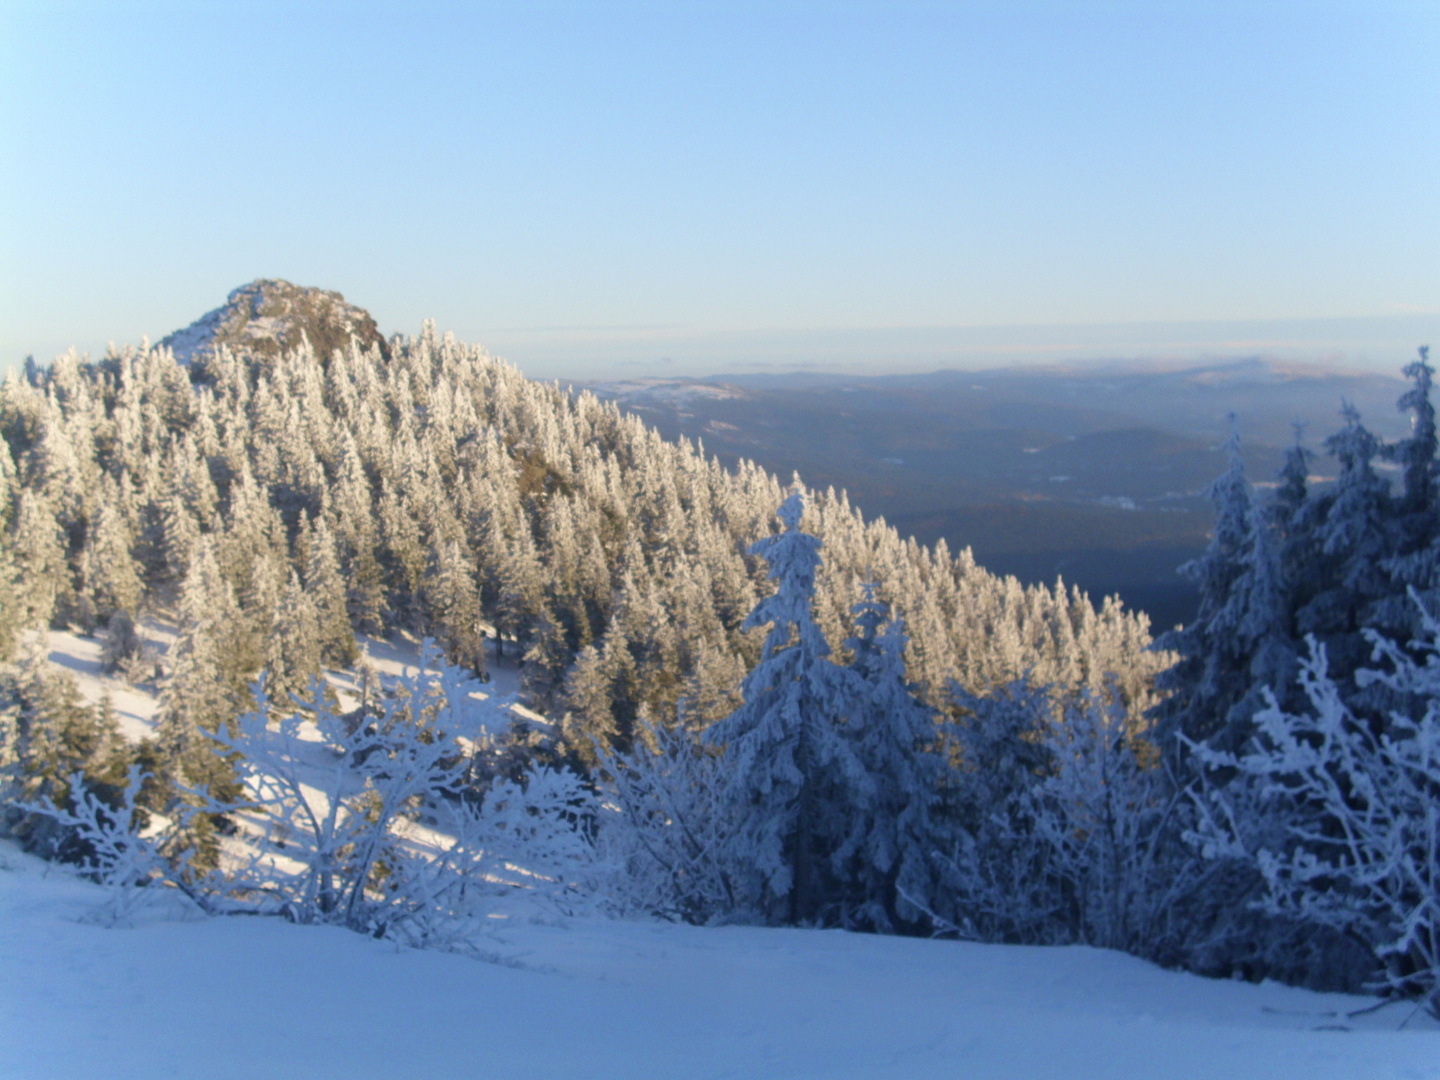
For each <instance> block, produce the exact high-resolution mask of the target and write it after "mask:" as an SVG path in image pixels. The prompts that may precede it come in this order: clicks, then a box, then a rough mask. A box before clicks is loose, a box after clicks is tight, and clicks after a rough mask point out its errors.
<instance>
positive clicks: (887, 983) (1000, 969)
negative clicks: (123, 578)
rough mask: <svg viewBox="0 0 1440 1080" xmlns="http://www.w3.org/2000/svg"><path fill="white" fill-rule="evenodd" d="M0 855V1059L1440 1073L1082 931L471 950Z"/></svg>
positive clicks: (1326, 1022)
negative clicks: (120, 904) (138, 890)
mask: <svg viewBox="0 0 1440 1080" xmlns="http://www.w3.org/2000/svg"><path fill="white" fill-rule="evenodd" d="M0 860H3V869H0V1076H4V1077H6V1078H13V1080H32V1078H33V1080H51V1078H54V1077H82V1076H83V1077H89V1078H95V1080H102V1078H107V1077H116V1078H122V1077H146V1078H149V1077H167V1076H179V1077H201V1076H203V1077H207V1078H212V1080H222V1078H226V1077H236V1078H242V1077H243V1078H245V1080H250V1078H253V1077H317V1078H318V1077H331V1076H334V1077H345V1078H347V1080H367V1078H371V1077H375V1078H380V1077H384V1078H386V1080H392V1078H408V1077H417V1078H424V1080H445V1078H448V1077H457V1078H458V1077H464V1078H466V1080H471V1078H474V1077H485V1078H487V1080H500V1078H507V1077H517V1078H519V1077H525V1078H532V1080H533V1078H550V1077H576V1078H582V1077H583V1078H585V1080H604V1078H609V1077H616V1078H626V1080H638V1078H643V1077H656V1078H664V1080H677V1078H690V1077H696V1078H701V1077H704V1078H710V1077H713V1078H721V1077H736V1078H764V1077H776V1078H779V1077H785V1078H792V1077H793V1078H800V1077H817V1078H818V1077H827V1078H841V1077H855V1078H861V1077H864V1078H877V1077H904V1078H911V1077H914V1078H924V1077H943V1078H945V1080H970V1078H995V1080H1001V1078H1009V1077H1026V1078H1051V1077H1061V1078H1066V1080H1090V1078H1097V1077H1115V1078H1120V1077H1125V1078H1136V1077H1156V1078H1162V1077H1163V1078H1166V1080H1186V1078H1222V1077H1223V1078H1247V1077H1255V1078H1257V1080H1259V1078H1265V1080H1283V1078H1287V1077H1294V1078H1296V1080H1302V1078H1303V1080H1326V1078H1331V1077H1333V1078H1337V1080H1339V1078H1345V1080H1385V1078H1396V1080H1399V1078H1407V1080H1419V1078H1426V1077H1440V1029H1437V1025H1435V1024H1434V1023H1433V1022H1431V1021H1429V1020H1428V1019H1426V1018H1425V1017H1423V1016H1415V1015H1414V1013H1413V1007H1411V1006H1406V1005H1392V1006H1388V1007H1386V1008H1384V1009H1381V1010H1379V1011H1378V1012H1375V1013H1372V1014H1369V1015H1365V1016H1359V1017H1355V1018H1353V1019H1346V1018H1345V1017H1344V1016H1343V1014H1344V1013H1345V1012H1347V1011H1350V1010H1355V1009H1359V1008H1363V1007H1365V1006H1367V1005H1369V1004H1372V1002H1370V1001H1368V1000H1367V999H1363V998H1351V997H1343V996H1338V995H1319V994H1312V993H1308V992H1306V991H1302V990H1295V989H1291V988H1288V987H1283V986H1278V985H1273V984H1267V985H1263V986H1252V985H1248V984H1244V983H1230V982H1218V981H1213V980H1207V979H1201V978H1198V977H1196V976H1193V975H1186V974H1181V973H1176V972H1168V971H1162V970H1160V969H1158V968H1155V967H1152V966H1150V965H1148V964H1146V963H1143V962H1142V961H1139V960H1136V959H1134V958H1132V957H1128V956H1125V955H1122V954H1119V953H1110V952H1104V951H1100V950H1095V949H1087V948H1051V949H1043V948H1020V947H1008V946H986V945H972V944H961V943H954V942H943V941H918V940H911V939H903V938H883V937H874V936H867V935H857V934H846V933H842V932H838V931H807V930H766V929H756V928H743V927H726V928H712V929H699V928H694V927H685V926H672V925H662V924H654V923H638V922H615V921H605V920H566V921H559V920H553V919H551V920H531V921H525V920H520V921H515V920H509V921H504V922H497V924H496V925H497V929H496V930H495V931H494V937H493V941H492V942H491V948H492V950H493V953H494V954H495V960H493V961H486V960H477V959H473V958H469V957H463V956H457V955H451V954H444V953H435V952H415V951H410V950H403V949H397V948H396V947H395V946H394V945H391V944H388V943H385V942H380V941H375V940H372V939H370V938H367V937H363V936H360V935H357V934H354V933H350V932H348V931H345V930H340V929H334V928H329V927H308V926H295V925H291V924H289V923H286V922H284V921H281V920H279V919H267V918H214V919H207V918H204V917H200V916H196V915H194V914H189V913H187V912H186V911H185V909H184V908H183V907H182V906H180V905H179V904H178V903H177V904H174V905H171V906H169V907H163V908H157V909H156V910H153V911H151V912H149V913H148V914H142V915H141V916H139V917H137V919H136V920H135V923H136V924H135V925H134V926H131V927H129V928H120V929H112V928H104V927H101V926H97V925H93V924H91V923H87V922H86V921H85V913H86V912H87V911H88V910H90V909H91V907H92V906H93V905H94V904H95V903H97V902H98V900H99V898H100V890H99V888H98V887H97V886H94V885H91V884H89V883H87V882H84V881H81V880H77V879H76V878H75V877H74V876H73V874H72V873H71V872H69V871H68V870H67V869H65V868H63V867H47V866H46V865H45V864H43V863H40V862H39V861H38V860H35V859H32V858H30V857H28V856H24V855H21V854H19V853H18V852H17V850H16V849H15V847H14V846H13V845H10V844H8V843H7V844H5V845H4V846H0ZM1337 1014H1340V1015H1337ZM1407 1019H1408V1023H1407V1024H1406V1026H1405V1028H1404V1029H1400V1028H1399V1025H1400V1023H1401V1022H1402V1021H1405V1020H1407ZM1339 1027H1343V1028H1348V1029H1350V1030H1332V1029H1334V1028H1339Z"/></svg>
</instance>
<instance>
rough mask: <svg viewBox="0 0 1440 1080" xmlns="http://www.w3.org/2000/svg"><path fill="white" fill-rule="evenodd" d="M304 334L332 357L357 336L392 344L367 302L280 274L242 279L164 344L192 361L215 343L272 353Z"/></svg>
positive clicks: (365, 342)
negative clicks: (349, 299) (359, 303)
mask: <svg viewBox="0 0 1440 1080" xmlns="http://www.w3.org/2000/svg"><path fill="white" fill-rule="evenodd" d="M302 337H304V338H305V339H306V340H308V341H309V342H310V345H311V347H312V348H314V350H315V354H316V355H317V356H320V357H328V356H329V355H330V353H331V351H333V350H334V349H340V348H345V347H346V346H348V345H349V343H350V339H351V338H352V337H353V338H355V339H357V340H358V341H359V342H360V345H361V347H362V348H369V347H371V346H378V347H379V349H380V350H381V352H382V353H386V354H387V355H388V352H389V346H388V343H387V342H386V341H385V338H384V335H382V334H381V333H380V330H379V328H378V327H377V326H376V324H375V319H374V317H373V316H371V314H370V313H369V312H368V311H366V310H365V309H364V308H361V307H356V306H355V305H354V304H351V303H349V302H347V301H346V299H345V297H343V296H342V295H340V293H338V292H334V291H332V290H329V289H317V288H307V287H305V286H301V285H293V284H291V283H290V282H288V281H281V280H279V279H276V278H260V279H258V280H256V281H252V282H250V283H249V284H248V285H241V286H240V287H239V288H238V289H235V290H233V291H232V292H231V293H230V295H229V296H228V297H227V298H226V301H225V304H224V306H222V307H218V308H216V309H215V310H214V311H211V312H208V313H206V314H205V315H202V316H201V317H200V318H199V319H197V320H195V322H193V323H191V324H190V325H189V326H187V327H185V328H184V329H183V330H177V331H175V332H174V333H173V334H171V335H170V336H169V337H167V338H165V339H164V340H163V341H162V342H161V343H160V344H161V345H163V346H165V347H167V348H169V349H171V350H173V351H174V353H175V357H176V359H177V360H179V361H180V362H181V363H190V362H191V361H192V360H194V359H196V358H197V357H199V356H201V355H203V354H205V353H207V352H211V351H213V350H214V349H215V347H216V346H217V345H229V346H233V347H244V348H246V349H248V350H250V351H252V352H254V353H258V354H260V355H262V356H267V357H274V356H278V355H279V354H280V353H282V352H284V351H285V350H287V349H293V348H295V347H296V346H297V345H299V344H300V341H301V338H302Z"/></svg>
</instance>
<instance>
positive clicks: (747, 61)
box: [0, 0, 1440, 377]
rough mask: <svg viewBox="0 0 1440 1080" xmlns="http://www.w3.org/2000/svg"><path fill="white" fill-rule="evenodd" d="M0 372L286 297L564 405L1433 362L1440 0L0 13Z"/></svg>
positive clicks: (242, 6)
mask: <svg viewBox="0 0 1440 1080" xmlns="http://www.w3.org/2000/svg"><path fill="white" fill-rule="evenodd" d="M0 12H3V15H0V250H3V255H4V258H3V259H0V363H4V364H7V365H8V364H13V363H14V362H16V361H18V360H19V359H21V358H23V357H24V356H25V355H26V354H27V353H34V354H35V355H36V356H37V358H40V359H42V360H43V359H46V358H48V357H49V356H50V355H53V354H54V353H55V352H57V351H61V350H63V349H64V348H66V347H67V346H69V345H72V344H73V345H75V346H77V347H79V348H81V349H82V350H87V351H90V352H92V353H98V352H100V351H103V349H104V347H105V343H106V342H107V341H108V340H115V341H138V340H139V338H140V336H141V335H142V334H149V335H151V336H152V337H159V336H162V335H163V334H165V333H167V332H168V331H170V330H172V329H175V328H177V327H179V326H182V325H184V324H186V323H188V322H190V321H191V320H192V319H194V318H195V317H197V316H198V315H200V314H201V313H202V312H204V311H205V310H207V309H209V308H212V307H215V306H216V305H217V304H219V303H220V302H221V301H222V300H223V298H224V295H225V294H226V293H227V292H228V291H229V290H230V289H231V288H233V287H234V286H236V285H239V284H241V283H243V282H246V281H249V280H251V279H253V278H256V277H261V276H274V277H284V278H288V279H290V280H292V281H296V282H299V283H301V284H307V285H320V286H323V287H326V288H333V289H339V290H340V291H342V292H344V293H345V295H346V296H347V297H348V298H349V299H351V300H353V301H355V302H356V303H359V304H361V305H363V306H365V307H367V308H369V309H370V310H371V311H372V312H373V313H374V314H375V315H376V317H377V319H378V321H379V322H380V324H381V327H382V328H383V329H385V330H386V331H387V332H388V331H397V330H398V331H402V332H407V333H413V332H415V331H416V330H418V328H419V325H420V322H421V320H422V319H425V318H433V319H435V321H436V322H437V324H438V325H439V326H440V327H441V329H450V330H453V331H455V333H456V334H457V335H458V336H460V337H461V338H463V339H466V340H472V341H479V342H481V343H484V344H486V345H487V346H489V347H490V348H491V349H492V350H493V351H495V352H497V353H500V354H502V355H506V356H508V357H509V358H511V359H513V360H515V361H516V362H517V363H519V365H520V366H521V367H522V369H524V370H525V371H526V372H527V373H530V374H534V375H538V376H544V377H551V376H562V377H563V376H572V377H584V376H589V375H614V374H626V373H631V374H657V373H665V372H674V373H677V374H678V373H684V374H700V373H707V372H711V371H724V370H736V369H755V368H765V367H797V366H804V367H826V366H842V367H845V368H847V369H849V370H902V369H926V368H935V367H940V366H951V365H962V366H963V365H987V366H988V365H992V364H998V363H1011V362H1025V361H1031V360H1037V359H1043V360H1051V361H1053V360H1064V359H1072V358H1083V357H1104V356H1123V357H1142V356H1148V355H1157V356H1159V355H1164V356H1167V357H1190V356H1193V357H1203V356H1224V355H1238V354H1241V353H1252V354H1253V353H1257V352H1258V353H1266V352H1268V353H1273V354H1275V355H1285V356H1291V357H1296V358H1302V359H1327V358H1328V359H1332V360H1340V361H1345V362H1349V363H1356V364H1370V365H1378V366H1381V367H1384V368H1388V369H1391V370H1393V369H1394V368H1395V367H1397V366H1398V365H1399V364H1401V363H1403V362H1404V361H1405V360H1407V359H1408V358H1409V356H1410V354H1411V353H1412V352H1413V347H1414V345H1415V344H1418V343H1420V342H1421V341H1423V340H1429V339H1430V338H1432V337H1440V335H1437V334H1436V333H1435V330H1436V329H1440V259H1437V250H1440V212H1437V207H1440V200H1437V195H1440V171H1437V168H1436V166H1437V164H1440V138H1437V136H1440V79H1437V76H1436V71H1437V62H1440V4H1436V3H1433V2H1426V3H1419V2H1414V3H1386V2H1383V0H1371V2H1367V3H1351V4H1334V3H1324V2H1308V3H1293V4H1280V3H1265V2H1253V0H1252V2H1250V3H1244V4H1225V3H1204V4H1184V3H1166V2H1164V0H1151V2H1147V3H1119V2H1114V3H1111V2H1095V3H1026V2H1024V0H1012V2H1009V3H977V4H965V3H957V4H907V3H903V2H902V3H887V4H883V5H881V4H841V3H834V4H783V3H767V4H755V5H747V4H715V3H710V4H687V3H667V4H654V5H647V4H543V3H542V4H523V5H522V4H513V5H512V4H484V3H471V4H456V5H451V4H425V3H407V4H404V5H396V4H382V3H368V4H367V3H353V4H305V3H284V4H265V3H245V2H239V0H228V2H225V3H215V4H209V3H185V4H180V3H167V4H153V3H144V2H139V0H127V2H123V3H121V2H116V3H107V4H93V3H92V4H67V3H64V2H61V0H47V2H45V3H42V4H23V3H13V2H9V3H4V4H3V5H0Z"/></svg>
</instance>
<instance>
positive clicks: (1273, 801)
mask: <svg viewBox="0 0 1440 1080" xmlns="http://www.w3.org/2000/svg"><path fill="white" fill-rule="evenodd" d="M1412 596H1413V593H1412ZM1416 603H1417V605H1418V604H1419V601H1418V598H1417V599H1416ZM1421 623H1422V630H1421V635H1420V637H1419V638H1418V639H1417V640H1415V641H1413V642H1411V643H1410V650H1409V651H1406V650H1404V649H1402V648H1400V647H1399V646H1398V645H1397V644H1396V643H1395V642H1393V641H1390V640H1388V639H1386V638H1385V637H1383V636H1381V635H1380V634H1378V633H1376V632H1375V631H1373V630H1372V631H1367V637H1368V638H1369V640H1370V642H1371V644H1372V646H1373V650H1374V651H1373V654H1372V662H1375V663H1378V664H1383V665H1385V666H1384V667H1383V668H1370V669H1363V670H1361V671H1359V672H1358V673H1357V674H1356V682H1357V683H1358V684H1359V685H1360V686H1361V687H1362V688H1363V687H1365V686H1369V685H1373V684H1376V683H1379V684H1382V685H1383V686H1385V687H1387V688H1388V689H1389V690H1391V691H1393V692H1395V693H1396V694H1397V695H1400V698H1401V700H1408V701H1409V702H1411V703H1412V709H1411V710H1410V711H1408V712H1407V711H1399V710H1397V711H1392V712H1391V713H1390V715H1389V716H1388V717H1387V718H1386V720H1385V723H1384V724H1383V727H1382V726H1381V725H1380V724H1377V723H1375V722H1373V721H1368V720H1366V719H1364V718H1361V717H1357V716H1356V715H1355V714H1354V713H1353V712H1352V711H1351V710H1350V708H1349V707H1348V706H1347V705H1346V704H1345V701H1344V698H1343V697H1342V693H1341V688H1340V687H1339V686H1337V684H1336V683H1335V681H1334V680H1333V679H1332V678H1331V677H1330V674H1329V671H1328V666H1327V661H1326V655H1325V649H1324V647H1323V646H1322V645H1320V644H1318V643H1316V642H1315V640H1314V639H1313V638H1311V639H1310V640H1309V646H1310V651H1309V656H1308V657H1307V658H1306V659H1305V660H1304V661H1303V663H1302V665H1301V672H1300V680H1301V686H1302V688H1303V689H1304V691H1305V695H1306V697H1307V698H1308V700H1309V702H1310V705H1311V711H1309V712H1306V713H1299V714H1294V713H1287V712H1285V711H1284V710H1282V709H1281V708H1280V707H1279V706H1278V705H1277V704H1276V702H1275V699H1274V696H1273V695H1270V696H1269V704H1268V707H1267V708H1265V709H1264V710H1262V711H1261V712H1260V713H1258V714H1257V715H1256V717H1255V722H1256V725H1257V728H1258V731H1257V734H1256V737H1255V739H1254V740H1253V742H1252V743H1251V745H1250V747H1248V748H1247V750H1246V752H1243V753H1240V754H1226V753H1219V752H1216V751H1214V750H1210V749H1207V748H1204V747H1199V748H1197V749H1196V752H1197V754H1199V755H1200V756H1201V758H1202V759H1203V760H1204V761H1205V762H1206V764H1207V765H1208V766H1209V767H1210V768H1211V769H1214V770H1224V771H1227V772H1234V773H1236V774H1237V775H1236V779H1234V780H1232V781H1231V782H1230V783H1229V784H1228V785H1225V786H1223V787H1220V788H1218V789H1217V790H1216V791H1213V792H1211V793H1209V794H1208V796H1207V797H1206V798H1205V799H1204V800H1203V801H1202V802H1201V809H1202V811H1203V816H1202V819H1201V822H1200V826H1199V828H1197V830H1196V831H1195V839H1196V841H1197V842H1198V843H1200V844H1202V845H1203V847H1204V850H1205V853H1206V854H1207V855H1209V856H1211V857H1212V858H1217V859H1218V858H1224V857H1230V858H1240V859H1247V860H1252V861H1253V863H1254V864H1255V865H1256V866H1257V867H1258V868H1259V870H1260V872H1261V874H1263V876H1264V879H1265V883H1266V885H1267V892H1266V895H1265V897H1264V899H1263V900H1262V901H1261V903H1262V905H1263V908H1264V910H1266V911H1269V912H1271V913H1275V914H1282V915H1289V916H1293V917H1297V918H1300V919H1302V920H1305V921H1308V922H1311V923H1315V924H1319V925H1322V926H1328V927H1331V928H1334V929H1336V930H1339V931H1342V932H1344V933H1346V934H1349V935H1351V936H1354V937H1358V938H1359V939H1361V940H1363V941H1364V942H1365V943H1366V945H1367V946H1368V947H1369V948H1370V949H1371V950H1372V951H1373V953H1374V955H1375V956H1376V958H1377V960H1378V961H1379V962H1380V964H1381V965H1382V967H1383V970H1384V975H1383V976H1382V984H1381V986H1380V987H1379V988H1380V989H1382V990H1385V991H1388V992H1390V993H1398V994H1403V995H1406V996H1414V997H1418V998H1419V999H1420V1000H1421V1001H1422V1002H1423V1003H1424V1004H1425V1005H1426V1007H1427V1008H1428V1009H1429V1010H1430V1012H1431V1013H1433V1014H1435V1015H1437V1016H1440V621H1437V620H1436V619H1435V618H1434V617H1433V616H1431V615H1430V614H1429V613H1428V612H1426V611H1425V610H1424V609H1423V607H1422V608H1421Z"/></svg>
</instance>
